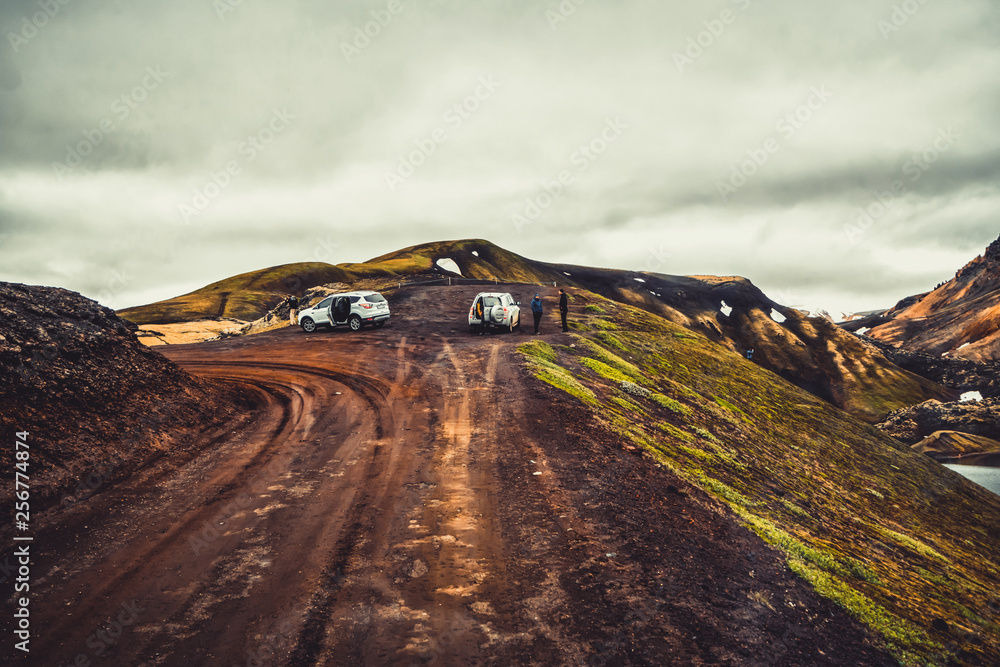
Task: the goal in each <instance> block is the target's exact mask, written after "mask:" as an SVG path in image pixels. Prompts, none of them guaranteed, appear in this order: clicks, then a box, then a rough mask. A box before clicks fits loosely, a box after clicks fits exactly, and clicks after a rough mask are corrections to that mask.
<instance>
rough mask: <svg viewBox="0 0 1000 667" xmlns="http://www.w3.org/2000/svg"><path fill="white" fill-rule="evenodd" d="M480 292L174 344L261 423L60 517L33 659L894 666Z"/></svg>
mask: <svg viewBox="0 0 1000 667" xmlns="http://www.w3.org/2000/svg"><path fill="white" fill-rule="evenodd" d="M479 289H480V288H475V287H451V288H447V287H440V288H409V289H406V290H403V292H402V293H401V294H398V295H395V296H393V297H391V303H392V308H393V319H392V321H391V323H390V324H389V326H387V327H385V328H384V329H381V330H367V329H366V330H364V331H362V332H359V333H351V332H349V331H347V330H338V331H332V332H331V331H319V332H316V333H314V334H305V333H304V332H302V331H300V330H297V329H296V330H292V329H286V330H283V331H280V332H277V333H272V334H264V335H260V336H254V337H246V338H236V339H229V340H225V341H219V342H215V343H205V344H199V345H190V346H169V347H166V348H159V349H160V351H161V352H162V353H164V354H165V355H167V356H168V357H169V358H171V359H173V360H174V361H176V362H178V363H179V364H181V365H182V366H183V367H184V368H186V369H188V370H189V371H191V372H193V373H195V374H197V375H200V376H203V377H205V378H212V379H217V380H219V381H222V382H228V383H232V384H233V385H234V386H237V387H238V388H239V390H240V391H241V392H243V393H244V394H245V395H246V396H248V397H249V398H251V399H252V401H253V403H254V404H255V405H256V406H257V407H256V409H255V410H252V411H250V412H248V413H247V414H245V415H243V416H242V417H241V418H240V419H239V420H238V421H237V422H236V423H233V424H231V425H230V426H229V427H228V428H226V429H225V430H224V431H220V432H206V433H205V434H204V447H203V449H202V452H203V453H202V455H201V456H198V457H196V458H194V459H192V460H189V461H186V462H180V461H172V460H170V459H162V460H161V461H160V462H158V463H157V464H156V465H155V466H153V467H150V468H148V469H146V470H143V471H142V472H141V473H140V474H138V475H136V476H134V477H133V478H132V479H131V480H129V481H128V482H127V483H122V484H119V485H117V486H115V487H113V488H109V489H107V490H105V491H104V492H103V493H99V494H97V495H95V496H93V497H92V498H90V499H89V500H86V501H84V502H80V503H77V504H76V505H74V506H73V507H71V508H68V509H65V508H64V509H59V510H53V511H52V512H49V513H48V514H47V515H46V516H45V517H44V518H43V519H42V524H41V528H40V529H39V530H38V533H37V536H36V544H37V545H38V547H39V551H38V555H37V556H36V562H35V565H34V571H35V572H37V573H39V574H38V579H37V581H36V586H35V587H34V588H33V590H34V591H36V593H35V594H36V599H37V600H39V602H38V606H37V608H36V610H35V616H34V617H33V622H34V623H35V626H34V627H35V628H36V629H37V635H36V637H37V638H39V639H37V640H36V642H35V643H34V644H33V650H32V654H31V664H38V665H64V664H74V660H82V659H81V658H80V657H79V656H84V658H83V659H85V660H87V661H89V663H84V662H79V663H77V664H96V665H101V664H108V665H185V666H186V665H264V664H274V665H342V664H343V665H360V664H364V665H409V664H442V665H444V664H448V665H483V664H498V665H506V664H546V665H548V664H572V665H580V664H649V665H664V664H678V665H685V664H691V665H696V664H738V665H743V664H746V665H750V664H761V665H763V664H768V665H781V664H786V665H798V664H844V665H847V664H850V665H881V664H891V662H892V661H891V660H890V659H889V658H888V656H886V655H885V654H883V653H881V652H879V651H878V650H876V649H874V648H872V647H871V646H870V644H869V643H868V640H867V639H866V636H865V634H864V633H863V632H862V631H861V630H860V628H858V627H857V626H856V625H855V624H854V623H853V622H852V621H850V620H849V619H848V618H846V617H845V616H844V615H843V614H842V613H841V612H840V611H839V610H838V609H836V608H835V607H833V606H832V605H830V604H829V603H827V602H825V601H824V600H822V599H820V598H818V597H817V596H816V595H815V594H814V593H813V592H812V591H811V590H809V589H807V588H806V587H805V586H804V585H803V584H802V583H801V582H800V581H799V580H798V579H796V578H795V577H794V576H793V575H791V574H790V573H789V571H788V570H787V568H786V567H785V566H784V564H783V563H782V561H781V560H780V559H779V558H778V557H777V556H776V555H774V554H773V553H772V552H771V551H769V550H768V549H766V548H765V547H764V546H763V545H762V543H761V542H759V540H757V539H756V538H754V537H753V536H752V535H750V534H749V533H747V532H746V531H745V530H743V529H742V528H740V527H739V526H738V525H737V523H736V522H734V521H733V520H732V518H731V517H730V516H729V515H728V514H727V513H726V512H724V511H723V510H722V509H721V508H720V507H719V506H718V505H716V504H715V503H713V502H712V501H710V500H709V499H707V498H705V497H704V496H703V495H702V494H700V492H697V491H696V490H694V489H691V488H689V487H686V486H685V485H684V484H682V483H681V482H679V481H678V480H676V479H675V478H673V477H671V476H670V475H669V474H667V473H666V472H665V471H663V470H662V469H659V468H657V467H656V466H655V465H653V464H652V463H650V461H649V460H648V459H645V458H643V457H641V456H638V455H636V454H632V453H627V452H624V451H623V450H622V449H621V447H620V445H619V443H617V441H616V440H615V438H614V437H613V435H612V434H610V433H608V432H607V431H606V430H604V429H603V428H602V427H601V426H600V425H598V424H596V423H594V422H593V420H592V419H591V418H590V417H589V416H588V414H587V413H586V412H585V411H583V410H582V409H581V408H578V407H574V405H573V403H572V402H571V401H570V400H566V399H565V398H564V397H563V396H560V395H559V394H557V393H556V392H554V390H553V391H549V390H548V388H546V387H539V386H536V385H535V384H534V382H533V381H532V380H531V379H529V378H527V377H526V376H525V375H524V374H523V372H522V371H521V370H520V367H519V365H518V362H517V355H516V354H515V352H514V347H515V345H516V343H518V342H521V341H524V340H526V339H528V338H529V336H530V334H529V333H528V330H529V329H530V326H526V327H525V332H524V333H521V334H518V333H515V334H506V335H497V336H472V335H470V334H469V333H468V332H467V330H466V327H465V325H464V321H465V315H466V313H467V308H468V304H469V303H470V302H471V298H472V295H473V294H475V293H476V292H477V291H478V290H479ZM509 289H510V291H511V292H513V293H514V294H515V296H516V297H517V298H519V299H520V300H521V301H522V302H523V303H524V304H525V306H526V305H527V301H528V300H529V299H530V296H531V295H530V294H529V292H528V291H527V290H526V289H524V288H523V287H516V286H510V288H509ZM551 291H552V292H554V290H551ZM548 298H549V301H550V304H551V305H554V295H552V294H549V295H548ZM550 308H551V306H550ZM552 310H553V313H551V314H550V315H547V318H551V319H547V320H546V322H545V325H544V326H543V335H544V336H545V338H546V340H548V341H549V342H552V343H554V344H556V343H568V342H569V340H568V339H564V334H561V333H557V329H558V327H557V325H556V317H555V314H554V309H552ZM529 316H530V314H529Z"/></svg>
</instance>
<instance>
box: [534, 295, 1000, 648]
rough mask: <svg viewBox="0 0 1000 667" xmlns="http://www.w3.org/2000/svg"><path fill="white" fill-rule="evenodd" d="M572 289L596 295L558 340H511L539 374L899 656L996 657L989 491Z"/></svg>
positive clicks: (701, 343)
mask: <svg viewBox="0 0 1000 667" xmlns="http://www.w3.org/2000/svg"><path fill="white" fill-rule="evenodd" d="M574 298H577V299H580V300H589V303H588V304H587V305H592V306H596V307H594V308H584V309H582V310H583V311H584V312H583V313H582V315H581V317H580V318H579V319H580V328H579V329H577V333H576V334H574V336H573V343H572V345H566V346H560V347H559V348H558V349H556V348H552V347H550V346H548V345H546V344H544V343H542V342H540V341H533V342H532V343H529V344H527V345H522V346H521V347H520V348H519V349H520V351H521V352H522V354H523V355H525V356H524V358H525V360H526V362H527V364H528V366H529V368H531V369H532V370H533V372H534V374H535V375H536V376H537V377H538V378H539V379H541V380H543V381H545V382H547V383H548V384H550V385H552V386H555V387H558V388H560V389H562V390H563V391H566V392H567V393H570V394H571V395H573V396H575V397H576V398H578V399H579V400H581V401H583V402H584V403H586V404H588V405H589V406H591V408H592V409H593V411H594V413H595V415H596V416H597V418H598V419H599V420H601V421H603V422H604V423H605V424H606V425H607V426H608V427H609V428H611V429H612V430H614V431H616V432H617V433H619V434H620V435H621V438H622V443H623V445H628V446H630V447H635V446H638V447H641V448H642V449H643V450H644V451H645V452H646V453H647V455H648V456H649V457H650V459H651V461H650V465H657V464H658V465H661V466H664V467H666V468H668V469H670V470H672V471H673V472H675V473H676V474H677V475H678V476H680V477H682V478H683V479H685V480H687V481H689V482H690V483H692V484H694V485H696V486H698V487H700V488H702V489H703V490H704V491H705V492H706V493H708V494H710V495H711V496H714V497H715V498H717V499H718V500H719V501H721V502H723V503H725V504H726V505H728V506H729V507H730V508H731V509H732V511H733V512H734V513H735V515H736V516H737V517H738V519H739V520H740V521H741V522H743V523H744V524H745V525H746V526H747V527H748V528H749V529H750V530H752V531H754V532H755V533H756V534H758V535H759V536H760V537H761V538H762V539H763V540H764V541H766V542H767V543H769V544H771V545H772V546H773V547H774V548H775V549H778V550H780V551H781V552H782V553H783V554H784V555H785V558H786V559H787V561H788V563H789V567H791V568H792V570H794V571H795V572H796V573H797V574H798V575H799V576H801V577H802V578H803V579H804V580H806V581H807V582H809V583H810V584H811V585H812V586H813V587H814V588H815V589H816V590H817V591H818V592H819V593H820V594H821V595H823V596H825V597H827V598H830V599H831V600H834V601H835V602H837V603H838V604H840V605H842V606H843V607H844V608H845V609H846V610H847V612H848V613H850V614H851V615H852V616H854V617H855V618H856V619H857V620H858V621H860V622H861V623H863V624H865V625H866V626H867V627H869V628H870V629H871V631H872V632H873V633H874V634H875V635H876V636H878V637H881V639H882V641H883V642H884V643H885V645H886V646H887V647H888V648H889V649H890V650H891V651H892V652H893V653H894V655H896V656H897V658H898V659H899V661H900V663H901V664H905V665H942V666H943V665H970V666H971V665H985V664H1000V538H998V536H1000V497H997V496H995V495H993V494H991V493H989V492H988V491H986V490H985V489H982V488H981V487H978V486H976V485H974V484H972V483H971V482H969V481H967V480H965V479H964V478H962V477H961V476H959V475H957V474H955V473H953V472H951V471H949V470H947V469H946V468H944V467H942V466H940V465H939V464H937V463H935V462H934V461H932V460H931V459H930V458H928V457H927V456H924V455H922V454H919V453H917V452H914V451H911V450H910V448H908V447H906V446H904V445H902V444H901V443H899V442H898V441H896V440H893V439H891V438H889V437H888V436H886V435H884V434H883V433H881V432H880V431H878V430H877V429H875V428H873V427H871V426H869V425H868V424H865V423H863V422H861V421H859V420H857V419H856V418H854V417H852V416H850V415H849V414H847V413H845V412H843V411H841V410H839V409H838V408H836V407H834V406H833V405H831V404H829V403H827V402H826V401H823V400H820V399H818V398H816V397H815V396H813V395H811V394H809V393H807V392H805V391H804V390H801V389H799V388H798V387H796V386H794V385H792V384H791V383H789V382H787V381H785V380H783V379H782V378H780V377H779V376H777V375H775V374H774V373H771V372H770V371H767V370H765V369H763V368H761V367H760V366H758V365H757V364H755V363H753V362H750V361H748V360H746V359H745V358H743V357H742V356H741V355H739V354H736V353H734V352H731V351H729V350H727V349H725V348H724V347H722V346H721V345H718V344H716V343H713V342H711V341H709V340H708V339H707V338H705V337H704V336H702V335H700V334H696V333H692V332H691V331H690V330H688V329H685V328H683V327H681V326H679V325H676V324H673V323H671V322H668V321H667V320H665V319H662V318H660V317H658V316H656V315H653V314H650V313H648V312H646V311H643V310H639V309H637V308H632V307H630V306H625V305H621V304H616V303H614V302H612V301H609V300H607V299H604V298H602V297H598V296H596V295H592V294H587V293H583V292H581V293H580V294H578V295H575V296H574ZM598 321H600V322H601V324H597V322H598ZM609 325H610V326H609ZM595 329H596V331H595ZM609 331H613V333H609ZM623 455H627V454H624V453H623ZM775 602H780V601H775Z"/></svg>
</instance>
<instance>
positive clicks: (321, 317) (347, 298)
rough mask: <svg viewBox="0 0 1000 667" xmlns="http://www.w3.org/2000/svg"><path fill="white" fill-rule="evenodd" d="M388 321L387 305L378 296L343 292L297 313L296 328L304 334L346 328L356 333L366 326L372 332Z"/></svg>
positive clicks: (368, 292)
mask: <svg viewBox="0 0 1000 667" xmlns="http://www.w3.org/2000/svg"><path fill="white" fill-rule="evenodd" d="M388 321H389V302H388V301H386V300H385V297H384V296H382V295H381V294H379V293H378V292H371V291H365V292H344V293H342V294H331V295H330V296H328V297H326V298H325V299H323V300H322V301H320V302H319V303H317V304H316V305H315V306H312V307H311V308H306V309H305V310H303V311H302V312H301V313H299V326H300V327H302V328H303V329H304V330H305V331H307V332H310V333H311V332H313V331H316V327H320V326H325V327H337V326H343V325H345V324H346V325H347V326H348V327H350V328H351V331H360V330H361V327H363V326H364V325H366V324H370V325H372V326H373V327H375V328H379V327H383V326H385V323H386V322H388Z"/></svg>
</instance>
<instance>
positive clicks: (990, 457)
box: [913, 431, 1000, 467]
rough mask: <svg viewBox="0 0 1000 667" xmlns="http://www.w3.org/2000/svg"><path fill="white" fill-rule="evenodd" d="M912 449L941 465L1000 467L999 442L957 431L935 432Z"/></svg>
mask: <svg viewBox="0 0 1000 667" xmlns="http://www.w3.org/2000/svg"><path fill="white" fill-rule="evenodd" d="M913 449H915V450H916V451H918V452H922V453H924V454H927V455H928V456H930V457H931V458H933V459H935V460H937V461H941V462H942V463H949V462H959V461H961V462H962V463H965V464H969V465H986V466H993V467H996V466H1000V440H994V439H993V438H986V437H983V436H981V435H969V434H968V433H960V432H958V431H935V432H934V433H931V434H930V435H929V436H927V437H926V438H924V439H923V440H921V441H920V442H918V443H917V444H915V445H913Z"/></svg>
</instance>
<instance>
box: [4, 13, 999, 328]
mask: <svg viewBox="0 0 1000 667" xmlns="http://www.w3.org/2000/svg"><path fill="white" fill-rule="evenodd" d="M577 3H578V4H577ZM470 5H473V6H470ZM894 5H895V7H896V9H894ZM997 9H998V3H996V2H988V1H985V0H951V1H950V2H943V1H941V0H926V2H923V3H921V2H920V1H919V0H907V1H906V2H900V1H899V0H844V1H841V2H823V3H818V2H791V1H790V0H789V1H787V2H773V1H772V2H764V1H763V0H738V1H733V0H720V1H716V2H704V1H698V2H696V1H695V0H690V1H679V0H674V1H668V2H664V1H653V0H648V1H639V0H636V1H630V0H620V1H615V2H611V1H607V2H602V1H599V0H587V1H585V2H580V0H577V2H574V1H573V0H565V1H564V2H562V3H560V2H558V1H557V0H550V1H549V2H546V1H545V0H506V1H502V0H500V1H497V2H479V3H470V2H458V1H449V0H393V1H392V2H388V1H382V0H377V1H372V2H336V3H331V2H323V1H320V0H293V1H291V2H284V3H278V2H265V1H264V0H242V2H241V1H240V0H217V1H215V2H213V0H171V1H170V2H166V1H163V2H152V1H144V0H4V2H3V3H2V4H0V32H2V35H3V43H2V44H0V280H8V281H16V282H25V283H31V284H46V285H58V286H62V287H67V288H69V289H73V290H77V291H79V292H82V293H83V294H85V295H87V296H90V297H93V298H99V300H101V301H102V302H103V303H105V304H106V305H109V306H112V307H114V308H121V307H125V306H129V305H137V304H140V303H146V302H150V301H154V300H158V299H162V298H169V297H171V296H176V295H178V294H181V293H183V292H187V291H190V290H192V289H196V288H198V287H200V286H202V285H205V284H207V283H210V282H213V281H215V280H218V279H221V278H224V277H227V276H230V275H233V274H236V273H240V272H243V271H249V270H253V269H258V268H263V267H266V266H272V265H275V264H282V263H287V262H300V261H316V260H321V261H328V262H331V263H338V262H345V261H363V260H365V259H369V258H371V257H374V256H377V255H379V254H382V253H385V252H388V251H391V250H395V249H398V248H401V247H404V246H407V245H412V244H415V243H420V242H426V241H434V240H443V239H456V238H468V237H483V238H487V239H489V240H491V241H493V242H494V243H497V244H498V245H500V246H503V247H505V248H508V249H510V250H512V251H515V252H517V253H520V254H522V255H526V256H528V257H532V258H535V259H540V260H547V261H556V262H568V263H575V264H587V265H597V266H607V267H615V268H626V269H635V270H653V271H660V272H663V273H672V274H722V275H733V274H735V275H743V276H746V277H748V278H750V279H751V280H753V281H754V282H755V283H756V284H757V285H758V286H760V287H761V288H762V289H764V290H765V291H766V292H767V293H768V294H769V295H771V296H772V298H775V299H777V300H778V301H781V302H783V303H785V304H787V305H803V306H810V307H825V308H828V309H830V310H832V311H841V310H843V311H850V310H864V309H870V308H876V307H880V306H888V305H891V304H892V303H894V302H895V301H896V300H898V299H899V298H901V297H904V296H907V295H909V294H913V293H916V292H921V291H925V290H927V289H930V288H933V287H934V286H935V285H936V284H937V283H938V282H940V281H942V280H946V279H948V278H950V277H951V276H952V275H953V274H954V272H955V270H956V269H958V268H959V267H961V266H962V265H963V264H965V263H966V262H967V261H968V260H970V259H972V258H973V257H975V256H976V255H977V254H979V253H980V252H982V250H983V249H984V248H985V246H986V245H987V244H988V243H989V242H990V241H992V240H993V239H995V238H996V237H997V236H998V234H1000V213H998V212H1000V188H998V184H1000V178H998V177H1000V123H998V122H997V121H998V119H1000V40H998V35H1000V20H998V16H997ZM366 31H367V33H368V34H367V35H366V34H365V32H366ZM560 179H562V182H560ZM894 188H895V190H894ZM546 189H548V192H547V190H546ZM550 193H551V194H550ZM876 193H879V194H876ZM859 209H864V210H866V211H867V212H868V214H869V215H870V216H871V217H869V218H864V217H860V215H859Z"/></svg>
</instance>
